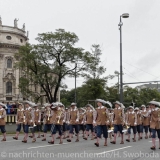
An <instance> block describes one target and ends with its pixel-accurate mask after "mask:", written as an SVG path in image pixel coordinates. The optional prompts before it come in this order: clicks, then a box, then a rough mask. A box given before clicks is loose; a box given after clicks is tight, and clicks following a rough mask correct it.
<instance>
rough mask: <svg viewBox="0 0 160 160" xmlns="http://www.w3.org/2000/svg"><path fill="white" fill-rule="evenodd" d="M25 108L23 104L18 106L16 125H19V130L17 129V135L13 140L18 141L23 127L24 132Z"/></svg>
mask: <svg viewBox="0 0 160 160" xmlns="http://www.w3.org/2000/svg"><path fill="white" fill-rule="evenodd" d="M24 115H25V114H24V108H23V106H22V104H18V110H17V116H16V124H17V129H16V135H15V137H13V139H15V140H18V136H19V133H20V131H21V127H23V131H24Z"/></svg>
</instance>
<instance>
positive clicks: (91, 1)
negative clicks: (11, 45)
mask: <svg viewBox="0 0 160 160" xmlns="http://www.w3.org/2000/svg"><path fill="white" fill-rule="evenodd" d="M123 13H129V15H130V17H129V18H128V19H122V21H123V27H122V36H123V38H122V40H123V72H124V73H125V74H124V77H123V79H124V82H137V81H154V80H160V0H0V16H1V18H2V23H3V25H11V26H13V24H14V19H15V18H18V19H19V21H18V27H19V28H22V25H23V23H25V24H26V30H28V31H29V39H30V43H36V41H35V38H36V36H37V34H38V33H42V32H49V31H52V32H54V31H55V29H58V28H63V29H65V30H66V31H71V32H75V33H76V34H77V35H78V37H79V39H80V40H79V43H78V46H79V47H82V48H84V49H86V50H89V51H90V48H91V45H92V44H100V45H101V49H102V53H103V55H102V57H101V59H102V63H101V65H103V66H104V67H106V69H107V70H106V73H105V75H108V74H113V73H114V71H115V70H117V71H119V57H120V54H119V30H118V23H119V17H120V15H121V14H123ZM66 82H67V85H68V88H69V89H71V88H74V79H66ZM116 82H117V79H115V80H112V81H109V83H108V85H110V86H111V85H114V84H115V83H116ZM77 83H78V84H77V85H78V86H80V85H82V83H83V78H78V79H77Z"/></svg>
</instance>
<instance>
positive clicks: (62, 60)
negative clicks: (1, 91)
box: [15, 29, 94, 102]
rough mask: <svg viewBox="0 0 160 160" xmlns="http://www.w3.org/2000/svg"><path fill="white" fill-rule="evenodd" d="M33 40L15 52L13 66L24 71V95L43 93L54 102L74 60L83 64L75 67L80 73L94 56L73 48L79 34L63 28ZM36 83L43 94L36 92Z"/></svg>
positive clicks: (71, 70)
mask: <svg viewBox="0 0 160 160" xmlns="http://www.w3.org/2000/svg"><path fill="white" fill-rule="evenodd" d="M36 40H37V41H38V44H37V45H29V44H27V45H26V46H23V47H21V48H20V51H19V52H18V53H17V54H16V55H15V57H16V58H19V60H18V61H17V63H16V68H19V69H20V70H21V71H22V72H23V74H22V77H21V78H20V85H19V87H20V89H21V90H22V92H23V94H25V95H28V94H32V95H34V96H35V95H37V97H38V98H40V97H42V96H46V97H47V99H48V101H49V102H55V101H56V100H57V99H56V98H57V94H58V91H59V88H60V87H61V88H63V87H66V85H65V84H62V80H63V79H64V78H65V77H66V76H74V70H75V65H74V64H75V59H76V60H77V61H81V62H82V63H83V65H82V67H81V68H79V69H78V70H77V72H79V73H80V72H81V71H84V70H86V67H88V66H87V64H88V63H91V62H92V61H93V60H94V57H93V56H92V54H91V53H89V52H86V51H84V49H83V48H78V47H75V44H76V43H77V42H78V40H79V39H78V36H77V35H76V34H75V33H71V32H66V31H65V30H64V29H57V30H56V32H54V33H52V32H48V33H42V34H38V37H37V38H36ZM38 85H39V86H40V87H41V90H42V94H39V92H37V91H36V88H37V86H38ZM31 86H32V87H31ZM33 86H34V87H35V91H34V92H33V89H32V88H33ZM53 90H54V91H53ZM24 92H25V93H24Z"/></svg>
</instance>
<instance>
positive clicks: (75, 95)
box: [74, 62, 77, 103]
mask: <svg viewBox="0 0 160 160" xmlns="http://www.w3.org/2000/svg"><path fill="white" fill-rule="evenodd" d="M76 72H77V62H75V90H74V101H75V103H77V73H76Z"/></svg>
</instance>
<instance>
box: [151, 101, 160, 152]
mask: <svg viewBox="0 0 160 160" xmlns="http://www.w3.org/2000/svg"><path fill="white" fill-rule="evenodd" d="M149 104H150V107H151V113H150V114H151V119H150V128H151V131H152V147H151V149H152V150H155V149H156V132H157V136H158V139H159V149H160V109H159V108H158V107H159V102H156V101H151V102H149Z"/></svg>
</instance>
